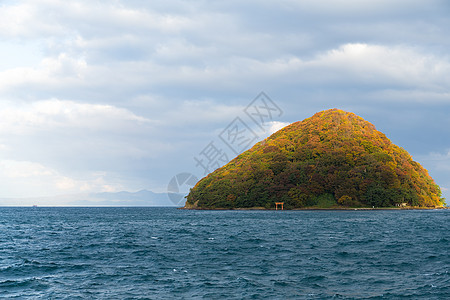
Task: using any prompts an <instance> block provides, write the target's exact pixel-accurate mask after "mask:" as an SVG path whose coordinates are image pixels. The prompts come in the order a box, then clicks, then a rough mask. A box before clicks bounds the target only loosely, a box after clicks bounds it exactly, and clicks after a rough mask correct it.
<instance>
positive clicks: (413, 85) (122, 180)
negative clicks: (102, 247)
mask: <svg viewBox="0 0 450 300" xmlns="http://www.w3.org/2000/svg"><path fill="white" fill-rule="evenodd" d="M448 8H449V7H448V5H447V4H446V3H444V2H442V1H437V0H436V1H435V0H432V1H421V0H413V1H410V0H400V1H395V2H392V1H390V2H389V1H387V0H382V1H368V0H363V1H356V0H339V1H325V0H320V1H312V0H311V1H309V0H308V1H294V0H281V1H277V2H274V1H268V0H261V1H260V0H258V1H256V0H249V1H244V2H243V1H235V0H230V1H223V2H220V1H219V2H218V1H213V2H211V1H206V2H205V1H191V2H186V1H181V0H172V1H152V2H143V1H120V0H119V1H112V2H111V1H110V2H108V1H87V0H75V1H69V2H67V1H60V0H43V1H31V0H22V1H15V2H14V1H13V2H3V3H2V4H1V5H0V37H1V39H2V41H1V42H0V44H1V45H0V46H1V51H0V54H1V55H2V56H3V57H5V58H8V59H5V60H4V62H2V64H1V65H0V155H1V156H0V159H1V160H3V161H13V162H28V163H30V164H32V166H34V169H35V171H39V170H41V171H42V170H47V171H49V170H50V171H49V172H52V174H53V175H48V176H53V177H52V179H51V180H49V181H48V182H52V184H53V187H48V190H52V191H60V190H61V191H62V190H64V189H66V190H71V189H72V190H83V189H85V190H95V189H101V188H105V189H107V186H111V189H116V188H118V187H120V186H122V187H123V189H127V190H133V189H143V188H147V189H156V190H159V191H163V190H164V189H165V188H166V186H167V180H169V179H170V178H171V177H172V176H173V175H175V174H177V173H179V172H182V171H190V170H191V171H190V172H194V171H192V169H195V163H194V162H193V156H195V155H196V154H197V153H199V152H200V151H201V150H202V149H203V148H204V147H205V146H206V145H208V143H209V142H210V141H211V140H215V139H216V138H217V136H218V134H219V133H220V132H222V131H223V129H224V128H225V127H226V126H227V125H228V124H229V123H230V122H231V121H232V120H233V119H234V118H235V117H237V116H241V117H243V118H245V115H243V109H244V108H245V107H246V106H247V105H248V104H249V102H250V101H251V100H252V99H253V98H254V97H255V96H256V95H257V94H258V93H259V92H261V91H265V92H267V93H268V94H269V95H270V96H271V97H272V98H273V99H274V100H276V102H277V105H279V106H280V107H281V108H282V110H283V111H284V112H285V114H284V115H283V116H282V117H280V118H279V119H278V120H274V122H273V123H271V124H270V125H271V128H270V129H268V130H267V131H266V132H260V137H261V139H262V138H264V137H265V134H269V133H271V132H273V131H276V130H277V129H279V128H280V127H282V126H284V125H287V124H289V123H291V122H294V121H298V120H301V119H303V118H306V117H309V116H310V115H312V114H313V113H314V112H316V111H319V110H323V109H326V108H331V107H339V108H343V109H347V110H350V111H354V112H355V113H358V114H362V115H363V116H364V117H368V118H369V119H370V120H371V121H373V122H374V123H375V124H376V125H377V127H379V128H384V129H386V131H387V132H386V133H387V134H388V135H389V136H392V137H393V139H394V140H398V141H401V144H402V146H405V147H406V146H407V147H408V148H413V149H414V151H415V152H416V153H429V152H430V151H437V152H439V151H440V152H439V153H442V151H443V150H442V149H447V148H449V147H450V145H449V144H448V141H447V139H445V138H442V136H447V135H448V129H447V128H449V124H448V121H447V120H448V118H446V116H447V115H448V113H449V107H448V104H449V102H450V97H449V90H450V80H449V78H450V56H449V55H448V47H449V46H450V42H449V40H448V38H447V31H448V30H447V28H448V27H449V26H450V24H449V23H450V21H448V18H447V15H448ZM399 112H401V113H400V114H399ZM405 127H408V128H405ZM255 130H257V129H256V128H255ZM258 132H259V131H258ZM410 132H413V133H414V134H412V133H410ZM412 135H415V137H412ZM439 135H440V136H439ZM417 137H422V138H417ZM33 164H38V165H39V166H42V167H43V168H44V169H42V168H39V167H38V166H37V165H33ZM19 165H20V168H21V169H23V170H24V172H20V174H26V172H25V165H23V164H19ZM29 167H30V165H29ZM30 168H31V167H30ZM12 174H14V173H12ZM93 174H105V175H98V176H97V175H93ZM440 174H441V173H439V176H442V177H441V178H446V176H447V175H440ZM447 177H448V176H447ZM43 178H44V177H43ZM98 178H101V179H98ZM8 180H9V181H8V182H11V184H13V183H12V182H13V181H14V180H17V181H18V182H19V181H20V182H21V183H22V184H23V185H26V182H27V180H29V182H30V186H33V189H34V190H35V191H36V193H44V192H45V191H44V190H43V189H40V188H39V186H38V184H35V185H34V183H33V182H34V181H33V180H36V182H37V180H38V177H36V176H34V177H33V176H31V177H15V179H14V178H9V179H8ZM96 180H97V181H96ZM102 180H103V181H102ZM5 184H6V183H5ZM13 185H14V184H13ZM44 186H46V185H45V184H44ZM33 189H31V188H30V190H33ZM16 191H19V192H20V189H19V187H18V185H17V189H16ZM11 194H13V192H11Z"/></svg>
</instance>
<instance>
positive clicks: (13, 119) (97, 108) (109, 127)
mask: <svg viewBox="0 0 450 300" xmlns="http://www.w3.org/2000/svg"><path fill="white" fill-rule="evenodd" d="M151 123H153V122H152V121H151V120H149V119H146V118H144V117H141V116H138V115H136V114H134V113H132V112H130V111H128V110H126V109H123V108H118V107H114V106H112V105H105V104H88V103H77V102H74V101H67V100H58V99H51V100H44V101H37V102H33V103H31V104H19V105H14V104H12V103H9V104H5V103H3V104H2V105H1V106H0V132H2V133H4V134H11V133H14V134H23V133H26V134H29V133H31V132H34V131H52V130H53V129H57V130H60V129H64V128H65V129H70V128H72V129H73V128H79V129H89V130H91V131H114V130H123V128H124V127H128V128H130V126H136V125H133V124H137V125H140V124H141V125H142V124H144V125H148V124H151Z"/></svg>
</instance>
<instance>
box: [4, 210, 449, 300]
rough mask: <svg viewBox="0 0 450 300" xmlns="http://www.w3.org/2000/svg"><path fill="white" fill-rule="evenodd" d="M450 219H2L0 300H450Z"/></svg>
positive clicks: (23, 215) (362, 215)
mask: <svg viewBox="0 0 450 300" xmlns="http://www.w3.org/2000/svg"><path fill="white" fill-rule="evenodd" d="M449 217H450V210H446V211H443V210H438V211H436V210H432V211H185V210H176V209H174V208H0V296H1V297H7V298H17V299H19V298H20V299H22V298H31V299H127V298H128V299H160V298H164V299H167V298H179V299H183V298H185V299H192V298H194V299H196V298H198V299H203V298H205V299H242V298H250V299H262V298H272V299H273V298H275V299H286V298H288V299H328V298H330V299H331V298H334V299H360V298H364V299H449V298H450V272H449V271H450V270H449V269H450V257H449V249H450V247H449V246H450V243H449V241H450V236H449V235H450V234H449V233H450V226H449V222H448V221H449Z"/></svg>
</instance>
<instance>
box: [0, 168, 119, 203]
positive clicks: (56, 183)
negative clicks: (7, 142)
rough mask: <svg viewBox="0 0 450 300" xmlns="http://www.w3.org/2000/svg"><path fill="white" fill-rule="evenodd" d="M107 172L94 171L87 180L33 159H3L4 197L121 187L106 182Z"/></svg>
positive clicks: (1, 194)
mask: <svg viewBox="0 0 450 300" xmlns="http://www.w3.org/2000/svg"><path fill="white" fill-rule="evenodd" d="M107 176H108V175H107V174H102V175H98V174H91V175H90V176H89V177H90V178H86V179H84V180H79V179H74V178H70V177H68V176H65V175H64V174H61V173H60V172H58V171H57V170H55V169H52V168H50V167H47V166H44V165H42V164H40V163H36V162H30V161H14V160H1V161H0V182H1V186H2V188H1V190H2V191H1V193H0V198H1V197H8V195H15V196H16V197H35V196H37V195H39V196H51V195H60V194H68V193H80V192H106V191H108V192H109V191H118V190H121V189H122V188H123V186H122V185H120V184H116V185H113V184H112V183H106V180H105V177H107Z"/></svg>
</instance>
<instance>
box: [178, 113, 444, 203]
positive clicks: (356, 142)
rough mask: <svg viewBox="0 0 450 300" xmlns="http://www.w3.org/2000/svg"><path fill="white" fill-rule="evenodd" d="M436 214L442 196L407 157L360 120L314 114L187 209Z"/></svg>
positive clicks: (221, 175)
mask: <svg viewBox="0 0 450 300" xmlns="http://www.w3.org/2000/svg"><path fill="white" fill-rule="evenodd" d="M275 202H284V203H285V207H287V208H302V207H321V206H322V207H338V206H343V207H372V206H375V207H390V206H395V205H402V204H403V205H404V204H406V205H408V206H420V207H433V206H442V205H443V199H442V198H441V190H440V188H439V186H438V185H437V184H436V183H435V182H434V180H433V179H432V178H431V177H430V175H429V174H428V172H427V170H425V169H424V168H423V167H422V166H421V165H420V164H419V163H417V162H415V161H413V159H412V157H411V155H409V154H408V152H407V151H406V150H404V149H403V148H400V147H398V146H396V145H394V144H393V143H392V142H391V141H390V140H389V139H388V138H387V137H386V136H385V135H384V134H383V133H381V132H380V131H378V130H376V128H375V126H374V125H372V124H371V123H369V122H367V121H365V120H364V119H362V118H361V117H359V116H357V115H355V114H353V113H349V112H345V111H342V110H338V109H330V110H326V111H322V112H319V113H316V114H315V115H314V116H312V117H310V118H308V119H305V120H303V121H301V122H295V123H293V124H291V125H289V126H286V127H285V128H283V129H281V130H279V131H278V132H276V133H274V134H273V135H271V136H270V137H268V138H267V139H265V140H263V141H261V142H259V143H257V144H256V145H255V146H253V147H252V148H251V149H250V150H248V151H246V152H244V153H242V154H241V155H239V156H237V157H236V158H234V159H233V160H232V161H231V162H229V163H228V164H226V165H225V166H223V167H222V168H219V169H217V170H216V171H214V172H212V173H211V174H209V175H208V176H206V177H205V178H203V179H202V180H200V181H199V182H198V183H197V184H196V186H195V187H194V188H192V189H191V191H190V193H189V195H188V196H187V201H186V207H191V208H209V209H214V208H249V207H265V208H273V207H274V206H275Z"/></svg>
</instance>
